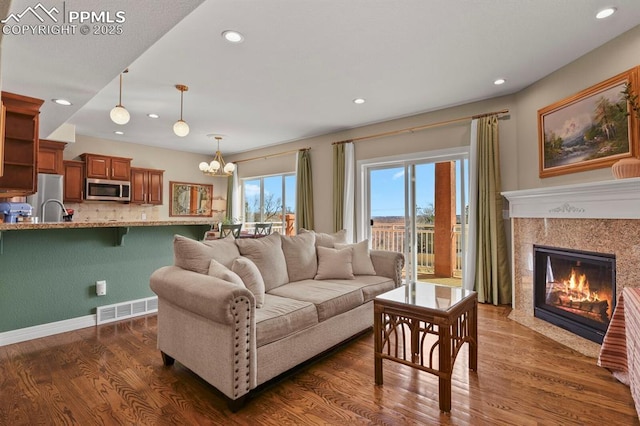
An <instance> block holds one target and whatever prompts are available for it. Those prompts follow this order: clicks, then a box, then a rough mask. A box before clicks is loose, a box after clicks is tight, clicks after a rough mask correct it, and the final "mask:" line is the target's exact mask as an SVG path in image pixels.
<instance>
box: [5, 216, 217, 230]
mask: <svg viewBox="0 0 640 426" xmlns="http://www.w3.org/2000/svg"><path fill="white" fill-rule="evenodd" d="M213 224H214V220H212V219H209V220H202V219H199V220H137V221H121V220H105V221H95V222H40V223H31V222H21V223H0V231H19V230H27V229H65V228H118V227H123V226H124V227H129V226H173V225H202V226H204V227H207V228H210V227H211V225H213ZM207 230H208V229H207Z"/></svg>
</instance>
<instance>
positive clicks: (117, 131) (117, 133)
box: [113, 130, 124, 135]
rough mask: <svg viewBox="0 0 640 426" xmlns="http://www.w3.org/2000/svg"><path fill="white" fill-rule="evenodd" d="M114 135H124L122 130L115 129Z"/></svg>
mask: <svg viewBox="0 0 640 426" xmlns="http://www.w3.org/2000/svg"><path fill="white" fill-rule="evenodd" d="M113 133H115V134H116V135H124V132H123V131H122V130H116V131H115V132H113Z"/></svg>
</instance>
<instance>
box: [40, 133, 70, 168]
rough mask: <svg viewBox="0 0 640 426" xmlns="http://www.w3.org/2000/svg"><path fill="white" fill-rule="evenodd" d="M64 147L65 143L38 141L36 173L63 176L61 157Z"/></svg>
mask: <svg viewBox="0 0 640 426" xmlns="http://www.w3.org/2000/svg"><path fill="white" fill-rule="evenodd" d="M66 145H67V144H66V142H55V141H49V140H46V139H40V144H39V147H38V173H50V174H54V175H61V174H63V173H64V169H63V167H62V157H63V153H64V147H65V146H66Z"/></svg>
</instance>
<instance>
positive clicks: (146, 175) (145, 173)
mask: <svg viewBox="0 0 640 426" xmlns="http://www.w3.org/2000/svg"><path fill="white" fill-rule="evenodd" d="M163 176H164V170H156V169H142V168H138V167H132V168H131V204H155V205H160V204H162V191H163V185H162V178H163Z"/></svg>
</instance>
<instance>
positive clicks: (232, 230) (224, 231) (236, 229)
mask: <svg viewBox="0 0 640 426" xmlns="http://www.w3.org/2000/svg"><path fill="white" fill-rule="evenodd" d="M241 229H242V224H241V223H238V224H235V225H222V226H221V227H220V238H225V237H226V236H227V235H233V236H234V238H238V237H239V236H240V230H241Z"/></svg>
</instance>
